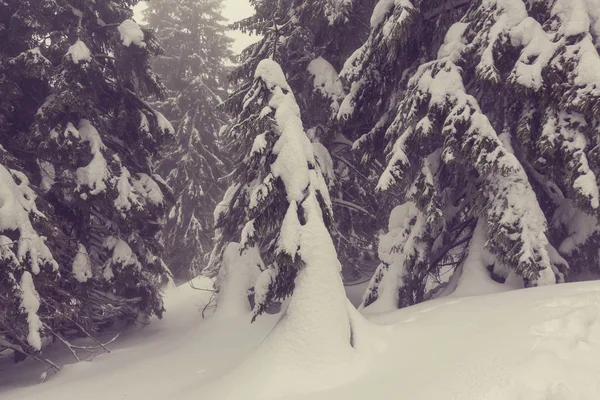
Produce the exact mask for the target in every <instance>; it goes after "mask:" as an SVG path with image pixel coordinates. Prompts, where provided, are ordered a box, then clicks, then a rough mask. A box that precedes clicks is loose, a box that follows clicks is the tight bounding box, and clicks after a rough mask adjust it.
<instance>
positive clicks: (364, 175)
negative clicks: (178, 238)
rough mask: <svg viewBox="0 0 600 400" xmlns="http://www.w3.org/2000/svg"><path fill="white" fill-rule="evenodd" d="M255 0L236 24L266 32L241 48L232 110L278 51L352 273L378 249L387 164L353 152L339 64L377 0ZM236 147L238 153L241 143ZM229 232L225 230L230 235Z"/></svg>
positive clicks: (234, 74) (334, 231) (334, 229)
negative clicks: (380, 185) (379, 182)
mask: <svg viewBox="0 0 600 400" xmlns="http://www.w3.org/2000/svg"><path fill="white" fill-rule="evenodd" d="M254 6H255V9H256V13H255V15H253V16H252V17H250V18H247V19H245V20H243V21H240V22H238V23H236V24H234V27H235V28H237V29H241V30H242V31H246V32H252V33H256V34H258V35H261V36H262V37H263V38H262V40H260V41H259V42H257V43H256V44H254V45H252V46H250V47H249V48H248V49H246V50H245V51H244V52H243V53H242V55H241V58H240V65H239V66H238V67H237V68H235V69H234V71H233V72H232V74H231V76H232V80H233V83H234V85H235V86H236V89H235V90H234V94H233V95H232V96H231V97H230V98H229V100H228V101H227V104H228V109H229V110H230V111H231V113H232V114H233V115H238V114H239V113H240V111H241V105H242V103H241V100H242V99H243V97H244V94H245V93H246V92H247V91H248V90H249V88H250V87H251V85H252V82H253V78H254V75H253V74H254V71H255V69H256V66H257V65H258V63H259V62H260V61H261V60H263V59H265V58H267V57H269V55H270V54H273V53H274V54H275V58H276V59H277V60H278V62H279V63H280V64H281V67H282V69H283V71H284V72H285V74H286V78H287V80H288V84H289V85H290V87H291V89H292V91H293V92H294V94H295V96H296V98H297V103H298V105H299V107H300V110H301V114H302V118H303V123H304V126H305V129H306V133H307V135H308V136H309V138H310V140H311V142H312V143H313V147H314V151H315V154H316V156H317V159H318V162H319V164H320V165H321V168H322V170H323V173H324V175H325V178H326V181H327V183H328V188H329V191H330V193H331V198H332V205H333V212H334V223H333V224H332V226H331V229H332V230H331V233H332V235H333V237H334V242H335V244H336V248H337V249H338V254H339V256H340V258H341V261H342V265H343V266H344V267H345V269H346V270H347V271H348V272H351V271H352V270H353V269H354V268H356V267H357V261H358V260H359V259H360V258H361V257H362V256H363V255H365V254H373V252H374V244H375V232H376V231H377V230H378V228H379V224H378V221H379V218H377V217H378V213H379V211H378V209H379V206H378V204H377V203H376V202H375V198H374V196H373V195H372V190H370V189H369V188H374V186H375V184H376V177H377V171H378V170H381V169H382V168H383V166H382V164H381V163H380V164H378V165H375V164H373V165H361V164H360V162H359V160H360V158H359V157H360V154H357V153H355V152H353V151H352V147H351V145H352V142H351V140H349V139H348V138H347V137H346V136H345V134H346V132H343V131H342V130H341V129H340V128H339V126H338V125H337V122H336V121H333V120H332V119H331V116H332V115H334V114H335V113H336V112H337V110H338V108H339V105H340V101H341V100H342V98H343V97H344V94H345V91H344V88H343V86H342V84H341V82H340V81H339V79H338V76H337V71H339V69H340V68H341V67H342V65H343V63H344V60H345V59H346V57H348V56H349V55H350V54H351V53H352V51H353V50H354V49H355V48H356V47H358V46H359V45H360V43H361V39H363V40H364V39H365V38H366V35H367V29H366V28H365V22H364V20H365V19H368V15H370V11H371V9H372V2H371V1H355V2H338V1H314V2H300V1H270V0H269V1H264V2H257V3H256V4H254ZM230 153H233V154H237V152H236V149H235V148H233V149H232V150H231V151H230ZM233 231H235V229H233V230H231V231H230V232H233ZM227 232H229V231H227V230H225V231H224V234H225V236H228V237H230V238H231V235H230V234H228V233H227ZM222 242H224V243H226V242H227V240H223V241H222ZM218 258H219V257H217V259H218ZM211 268H212V267H211Z"/></svg>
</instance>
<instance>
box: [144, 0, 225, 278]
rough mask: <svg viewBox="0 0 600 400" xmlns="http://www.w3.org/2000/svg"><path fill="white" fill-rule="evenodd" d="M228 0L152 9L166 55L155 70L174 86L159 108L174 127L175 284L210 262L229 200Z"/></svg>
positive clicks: (168, 161) (169, 259) (170, 243)
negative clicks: (217, 212)
mask: <svg viewBox="0 0 600 400" xmlns="http://www.w3.org/2000/svg"><path fill="white" fill-rule="evenodd" d="M221 8H222V0H186V1H181V0H177V1H175V0H168V1H161V2H153V3H150V4H149V7H148V9H147V10H146V11H145V17H146V20H147V22H148V26H149V27H150V28H152V29H154V30H155V31H156V35H157V39H158V40H159V41H160V43H161V46H162V48H163V49H164V54H162V55H160V56H159V57H157V59H156V61H155V63H154V70H155V71H156V72H157V73H158V74H160V76H161V77H162V79H163V82H164V84H165V86H166V88H167V97H166V99H165V100H164V101H162V102H159V103H158V104H157V108H159V109H160V110H161V111H163V112H164V114H165V115H166V117H167V118H168V119H169V120H170V121H172V122H173V123H174V124H175V128H176V141H175V143H174V144H173V145H170V146H168V148H167V150H166V152H165V156H164V159H163V161H162V162H161V165H160V167H159V171H160V172H161V174H162V175H163V176H165V177H166V181H167V183H168V184H169V186H170V187H171V188H172V189H173V190H174V192H175V197H176V200H175V205H174V206H173V208H172V209H171V210H170V212H169V214H168V220H167V223H166V226H165V230H164V238H165V244H166V248H167V253H166V256H165V261H166V263H167V265H169V268H171V271H173V274H174V275H175V278H176V279H179V280H188V279H189V278H190V277H193V276H196V275H197V274H198V273H199V272H200V271H201V270H202V269H203V268H204V267H205V265H206V260H205V256H206V255H207V254H208V253H209V252H210V249H211V245H212V240H213V235H212V233H213V223H214V222H213V213H212V210H213V209H214V208H215V206H216V204H217V202H218V201H219V200H220V198H221V197H222V195H223V192H224V187H223V182H222V181H221V180H220V178H222V177H223V176H224V175H225V174H226V173H225V170H226V159H225V157H224V154H222V152H221V150H220V148H219V146H218V134H219V131H220V128H221V127H222V126H223V125H225V123H226V121H227V117H226V115H225V114H224V110H222V109H221V108H220V107H219V105H220V104H221V103H222V100H221V99H222V98H225V96H226V83H227V77H226V74H227V72H228V71H227V68H226V66H225V65H226V63H227V61H228V60H229V59H230V58H231V51H230V49H229V46H230V43H231V39H230V38H229V37H227V36H226V34H225V29H226V27H225V25H223V21H224V18H223V17H222V16H221V15H220V12H221Z"/></svg>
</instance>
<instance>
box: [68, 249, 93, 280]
mask: <svg viewBox="0 0 600 400" xmlns="http://www.w3.org/2000/svg"><path fill="white" fill-rule="evenodd" d="M71 271H72V273H73V276H74V277H75V279H77V280H78V281H79V282H87V281H88V279H90V278H91V277H92V262H91V260H90V256H89V254H88V252H87V249H86V248H85V246H84V245H83V244H81V243H79V245H78V246H77V254H76V255H75V258H74V259H73V265H72V266H71Z"/></svg>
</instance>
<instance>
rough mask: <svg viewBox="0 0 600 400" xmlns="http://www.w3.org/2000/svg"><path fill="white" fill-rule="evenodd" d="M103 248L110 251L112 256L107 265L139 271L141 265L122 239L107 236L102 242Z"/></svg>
mask: <svg viewBox="0 0 600 400" xmlns="http://www.w3.org/2000/svg"><path fill="white" fill-rule="evenodd" d="M104 247H106V248H107V249H108V250H112V255H111V257H110V259H109V263H110V264H112V265H121V266H124V267H134V268H136V269H138V270H141V268H142V264H141V263H140V262H139V261H138V258H137V256H136V255H135V254H134V253H133V251H132V250H131V247H129V245H128V244H127V243H126V242H125V241H124V240H122V239H119V238H118V237H116V236H109V237H107V238H106V240H105V241H104Z"/></svg>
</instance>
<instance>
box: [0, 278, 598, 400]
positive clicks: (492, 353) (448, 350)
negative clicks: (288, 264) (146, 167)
mask: <svg viewBox="0 0 600 400" xmlns="http://www.w3.org/2000/svg"><path fill="white" fill-rule="evenodd" d="M196 285H202V282H198V281H196ZM204 285H205V286H206V285H207V283H206V282H204ZM354 292H357V293H358V291H356V290H355V291H354ZM354 292H353V293H354ZM209 295H210V293H209V292H204V291H198V290H194V289H192V288H191V287H190V286H189V285H183V286H181V287H179V288H177V289H171V290H170V291H168V292H167V294H166V303H167V304H166V306H167V309H168V312H167V314H166V316H165V318H164V319H163V320H161V321H153V322H152V323H151V324H150V325H148V326H147V327H145V328H142V330H141V332H140V331H130V332H126V333H125V334H124V335H122V336H121V337H120V338H119V339H118V340H117V341H116V342H115V343H113V344H112V345H111V348H112V349H113V351H112V353H111V354H102V355H99V356H97V357H96V358H95V359H94V360H93V361H92V362H80V363H78V364H68V363H71V362H72V359H69V354H68V353H67V352H65V351H64V349H61V348H60V347H59V346H55V347H54V348H52V349H51V350H50V352H51V354H48V355H51V356H52V358H53V359H54V360H58V361H59V362H60V363H61V364H68V365H64V367H63V369H62V371H61V372H60V373H59V374H58V375H54V376H48V378H47V380H46V382H45V383H42V384H38V383H37V380H38V378H39V376H40V374H41V373H42V372H43V369H40V368H37V367H33V368H32V365H31V364H30V361H27V362H24V363H21V364H18V365H17V366H12V365H10V366H9V365H7V360H1V359H0V370H2V371H0V399H2V400H59V399H60V400H75V399H77V400H79V399H86V400H100V399H102V400H104V399H144V400H154V399H156V400H159V399H160V400H165V399H172V400H180V399H182V400H188V399H189V400H191V399H202V400H205V399H215V400H222V399H225V398H230V399H244V400H254V399H259V398H260V395H259V394H258V393H259V392H254V391H248V390H247V388H248V386H247V382H244V380H252V381H254V384H257V385H258V386H256V387H259V386H260V382H261V380H262V379H261V377H260V376H257V375H258V374H252V372H251V371H244V370H238V371H237V373H235V374H233V375H230V374H228V371H230V370H231V369H232V368H233V367H234V366H236V365H238V364H239V363H240V362H241V361H243V360H244V359H245V358H246V357H247V356H248V355H249V354H250V353H251V351H252V350H253V349H254V348H255V347H256V346H257V345H258V344H259V343H260V342H261V340H262V339H263V338H264V337H265V335H266V334H267V332H268V331H269V330H270V328H271V327H272V326H273V324H274V323H275V322H276V319H277V316H274V315H267V316H264V317H261V318H259V319H258V320H257V322H255V323H254V324H250V323H249V318H247V319H240V318H237V319H227V318H218V317H217V316H218V315H214V316H211V317H208V318H206V319H202V317H201V313H200V311H201V309H202V306H203V304H205V303H206V301H207V299H208V297H209ZM353 303H357V300H356V299H353ZM369 319H370V320H371V322H373V323H374V324H378V325H381V327H380V328H376V329H374V333H373V337H372V338H371V339H372V340H373V341H376V342H377V343H378V346H377V348H378V351H376V352H374V353H373V354H371V356H370V357H368V358H364V360H365V365H364V366H363V367H364V368H363V371H362V372H361V374H360V375H359V376H356V377H353V378H352V380H351V381H350V382H349V383H346V384H344V385H341V386H338V387H334V388H331V389H328V390H326V391H320V392H312V393H310V392H309V393H304V394H298V393H287V394H282V395H281V396H279V397H277V398H279V399H284V400H309V399H310V400H321V399H322V400H332V399H344V400H353V399H356V400H358V399H360V400H363V399H365V398H371V399H374V400H379V399H397V398H404V399H411V400H420V399H422V400H437V399H440V400H452V399H456V400H470V399H473V400H598V399H600V379H599V377H600V282H597V281H595V282H585V283H576V284H566V285H559V286H552V287H542V288H535V289H526V290H517V291H510V292H504V293H497V294H492V295H483V296H477V297H464V298H458V297H446V298H442V299H438V300H434V301H430V302H426V303H423V304H420V305H418V306H415V307H410V308H407V309H403V310H399V311H396V312H393V313H388V314H382V315H371V316H369ZM7 367H8V368H7ZM340 372H342V373H344V371H340ZM354 372H355V371H354ZM215 382H217V384H215ZM302 385H303V386H304V389H305V390H306V391H310V388H311V382H310V381H306V382H303V383H302ZM224 388H225V389H224ZM225 392H226V393H227V396H226V395H225V394H224V393H225Z"/></svg>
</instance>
